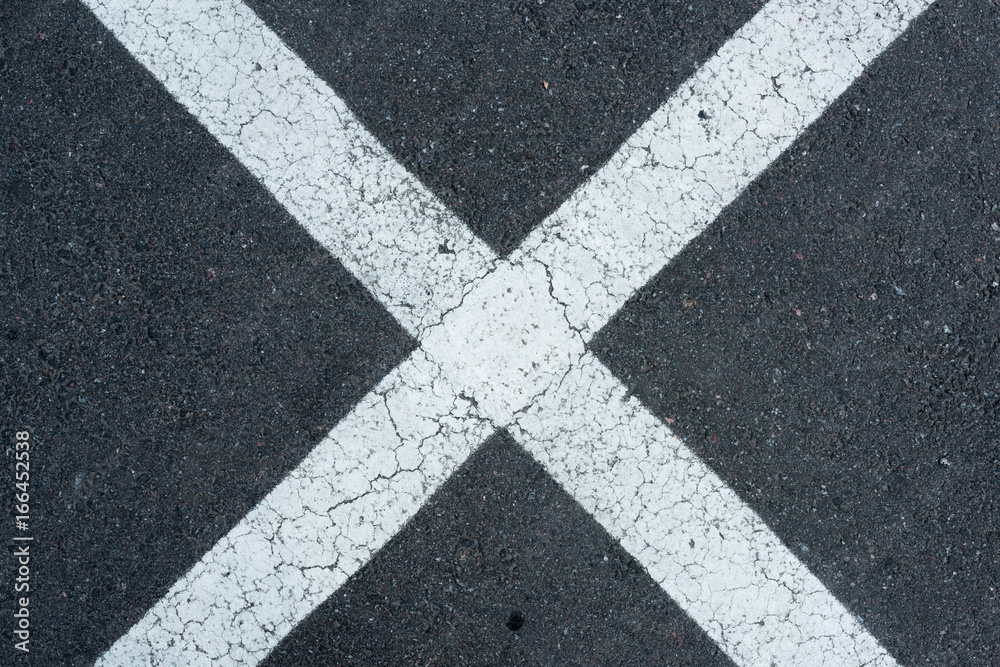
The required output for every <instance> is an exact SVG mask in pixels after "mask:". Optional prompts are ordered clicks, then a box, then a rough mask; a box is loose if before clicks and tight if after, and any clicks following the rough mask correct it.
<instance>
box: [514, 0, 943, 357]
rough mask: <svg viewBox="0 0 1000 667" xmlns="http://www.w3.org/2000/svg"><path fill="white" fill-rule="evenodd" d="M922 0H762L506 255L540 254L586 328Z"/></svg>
mask: <svg viewBox="0 0 1000 667" xmlns="http://www.w3.org/2000/svg"><path fill="white" fill-rule="evenodd" d="M929 4H930V2H929V1H928V0H896V1H888V0H851V1H840V2H821V1H815V0H814V1H811V2H808V1H807V2H794V1H793V0H782V1H775V2H770V3H768V4H767V5H765V6H764V8H762V9H761V10H760V12H758V13H757V15H756V16H754V18H753V19H752V20H751V21H749V22H748V23H746V24H745V25H744V26H743V27H742V28H740V30H738V31H737V32H736V34H735V35H734V36H733V37H732V39H730V40H729V41H728V42H726V44H724V45H723V46H722V48H721V49H719V52H718V53H717V54H716V55H714V56H713V57H712V58H710V59H709V60H708V61H707V62H706V63H705V64H704V65H703V66H702V67H701V68H700V69H699V70H698V71H697V72H696V73H695V74H694V75H693V76H692V77H691V78H690V79H689V80H688V81H686V82H685V83H684V84H682V85H681V86H680V88H679V89H678V90H677V91H676V92H675V93H674V95H672V96H671V97H670V99H669V100H668V101H667V102H666V103H665V104H664V105H663V106H662V107H660V108H659V109H658V110H657V111H656V112H654V114H653V115H652V116H651V117H650V119H649V120H648V121H647V122H646V123H645V124H643V126H642V127H641V128H640V129H639V130H638V131H637V132H636V133H635V134H633V135H632V136H631V137H630V138H629V139H628V140H627V141H626V142H625V143H624V144H623V145H622V147H621V148H620V149H619V150H618V152H617V153H616V154H615V155H614V156H613V157H612V158H611V160H610V161H609V162H608V164H607V165H605V166H604V167H603V168H602V169H601V170H600V171H599V172H598V173H597V174H595V175H594V176H593V177H592V178H591V179H590V180H589V181H588V182H587V183H586V184H585V185H584V186H583V187H581V188H580V189H578V190H577V191H576V192H575V193H574V194H573V195H572V196H571V197H570V198H569V199H568V200H567V201H566V202H565V203H564V204H563V205H562V206H560V207H559V209H558V210H557V211H556V212H555V213H553V214H552V215H551V216H549V217H548V218H547V219H546V220H545V221H544V222H543V223H542V224H541V225H539V227H538V228H536V229H535V230H534V231H533V232H532V233H531V234H530V235H529V236H528V238H527V239H525V241H524V243H522V244H521V246H520V247H519V248H518V249H517V250H516V251H515V252H514V253H513V254H512V255H511V260H512V261H517V260H518V258H519V257H521V256H527V257H533V258H535V259H538V260H539V261H542V262H544V263H545V264H547V265H549V266H551V267H553V269H552V271H553V286H554V288H555V294H556V296H557V297H558V298H559V300H560V301H562V302H563V303H566V304H567V305H568V306H569V307H568V311H567V314H568V316H569V317H570V319H571V320H572V321H573V322H574V325H575V326H577V327H579V328H580V329H581V330H582V331H583V332H584V334H585V336H586V338H587V339H589V338H590V336H592V335H593V334H594V333H596V332H597V331H598V330H599V329H600V328H601V327H602V326H603V325H604V324H605V323H606V322H607V321H608V319H610V318H611V316H612V315H613V314H614V313H615V311H617V310H618V308H619V307H621V305H622V304H623V303H624V302H625V301H626V300H628V299H629V298H630V297H631V296H632V294H634V293H635V291H636V290H637V289H639V288H640V287H642V286H643V285H645V284H646V283H647V282H649V280H650V279H651V278H652V277H653V276H654V275H655V274H656V273H657V272H658V271H659V270H660V269H661V268H662V267H663V266H664V264H666V262H667V261H668V260H669V259H670V258H672V257H673V256H674V255H676V254H677V253H678V252H680V251H681V249H683V248H684V246H685V245H687V244H688V242H690V241H691V240H692V239H694V238H695V237H696V236H698V234H700V233H701V232H702V231H703V230H704V229H705V227H707V226H708V225H709V224H710V223H711V222H712V221H713V220H714V219H715V218H716V216H718V215H719V213H720V212H721V211H722V209H723V208H725V207H726V206H727V205H728V204H729V203H730V202H732V201H733V200H734V199H735V198H736V196H737V195H738V194H739V193H740V192H741V191H742V190H743V189H744V188H745V187H746V186H747V185H749V184H750V182H751V181H753V179H755V178H756V177H757V176H758V175H759V174H760V173H761V172H762V171H763V170H764V169H765V168H766V167H767V166H768V165H769V164H770V163H771V162H772V161H773V160H774V159H775V158H776V157H778V155H779V154H780V153H781V152H782V151H784V150H785V149H786V148H788V146H789V145H790V144H791V143H792V141H794V140H795V138H796V137H798V135H799V134H801V132H802V130H804V129H805V128H806V127H807V126H808V125H809V124H810V123H812V122H813V121H814V120H816V119H817V118H819V116H820V114H821V113H822V112H823V110H824V109H825V108H826V107H827V106H828V105H829V104H830V103H831V102H832V101H833V100H834V99H835V98H836V97H837V96H838V95H840V94H841V93H842V92H844V90H846V89H847V86H849V85H850V83H851V82H852V81H853V80H854V79H855V78H856V77H857V76H858V75H859V74H861V71H862V70H863V69H864V67H865V65H867V64H868V63H869V62H871V61H872V60H873V59H874V58H875V56H877V55H878V54H879V53H880V52H881V51H882V50H884V49H885V48H886V47H887V46H888V45H889V43H890V42H891V41H892V40H894V39H895V38H896V37H898V36H899V34H900V33H901V32H902V30H903V29H904V28H905V27H906V25H908V24H909V22H910V21H911V20H912V19H913V18H915V17H916V16H917V15H918V14H919V13H920V12H921V11H922V10H923V9H924V8H925V7H927V6H928V5H929ZM700 112H704V114H705V115H706V116H708V118H706V119H702V118H701V117H699V113H700Z"/></svg>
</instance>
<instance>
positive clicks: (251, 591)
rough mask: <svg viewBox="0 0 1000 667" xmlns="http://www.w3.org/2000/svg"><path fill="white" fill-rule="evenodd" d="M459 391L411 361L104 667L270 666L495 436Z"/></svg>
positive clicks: (415, 358) (418, 359)
mask: <svg viewBox="0 0 1000 667" xmlns="http://www.w3.org/2000/svg"><path fill="white" fill-rule="evenodd" d="M455 393H456V392H455V391H454V390H453V389H452V387H450V386H448V384H447V381H446V380H445V379H444V378H443V377H441V376H440V374H439V371H438V369H437V368H436V367H435V365H434V364H432V363H430V362H428V360H427V358H426V356H425V355H424V354H423V353H421V352H420V351H419V350H418V351H417V352H416V353H414V355H412V356H411V357H410V358H409V359H408V360H407V361H405V362H404V363H403V364H401V365H400V366H398V367H397V368H396V369H395V370H393V371H392V372H391V373H390V374H389V375H388V376H386V378H385V379H384V380H383V381H382V382H381V383H380V384H379V386H378V387H377V388H376V389H375V390H374V391H373V392H372V393H370V394H368V395H367V396H366V397H365V398H364V399H363V400H362V401H361V402H360V403H359V404H358V405H357V406H356V407H355V408H354V410H353V411H352V412H351V413H350V414H349V415H348V416H347V417H345V418H344V419H343V420H342V421H341V422H340V423H339V424H337V426H336V427H335V428H334V429H333V431H331V432H330V434H329V435H328V436H327V437H326V439H325V440H324V441H323V442H322V443H320V445H318V446H317V447H316V448H315V449H314V450H313V451H312V452H311V453H310V454H309V455H308V456H307V457H306V459H305V460H304V461H303V462H302V463H301V464H300V465H299V466H298V467H297V468H296V469H295V470H294V471H293V472H292V473H291V474H290V475H289V476H288V477H286V478H285V479H284V480H283V481H282V482H281V483H280V484H279V485H278V486H277V487H275V488H274V490H273V491H271V492H270V493H269V494H268V495H267V497H266V498H265V499H264V500H263V501H261V502H260V503H259V504H258V505H257V506H256V507H255V508H254V509H253V510H251V512H250V513H249V514H247V516H246V517H244V518H243V520H241V521H240V522H239V524H237V525H236V527H234V528H233V529H232V530H231V531H230V532H229V534H228V535H227V536H226V537H224V538H223V539H222V540H220V541H219V542H218V543H217V544H216V545H215V546H214V547H213V549H212V550H211V551H210V552H209V553H208V554H206V555H205V556H204V557H203V558H202V559H201V561H200V562H198V564H197V565H195V566H194V567H193V568H192V569H191V570H190V571H188V572H187V574H185V575H184V576H183V577H182V578H181V579H180V580H179V581H177V583H176V584H174V585H173V586H172V587H171V588H170V591H169V592H168V593H167V594H166V595H165V596H164V597H163V598H162V599H161V600H160V601H159V602H157V604H156V605H155V606H154V607H153V608H152V609H150V610H149V611H148V612H147V613H146V615H145V616H144V617H143V618H142V619H141V620H140V621H139V622H138V623H137V624H136V625H134V626H133V627H132V628H131V629H130V630H129V632H128V633H127V634H126V635H125V636H123V637H122V638H121V639H119V640H118V642H116V643H115V645H114V646H113V647H112V648H111V649H109V650H108V651H107V652H106V653H105V654H104V655H103V656H102V657H101V659H100V660H98V661H97V665H98V666H107V665H121V666H123V667H124V666H127V667H136V666H138V665H172V666H177V667H181V666H183V667H192V666H194V665H212V666H219V665H253V664H257V663H258V662H259V661H261V660H263V659H264V657H266V656H267V654H268V653H269V652H270V651H271V650H272V649H273V648H274V647H275V646H276V645H277V643H278V642H279V641H280V640H281V639H282V638H283V637H284V636H285V635H287V634H288V633H289V632H291V630H292V628H294V627H295V626H296V625H297V624H298V623H299V622H301V621H302V619H304V618H305V617H306V615H308V614H309V612H310V611H312V610H313V609H314V608H315V607H317V606H318V605H319V604H320V603H322V602H323V600H325V599H326V598H327V597H329V596H330V595H331V594H332V593H333V592H334V591H336V590H337V589H338V588H339V587H340V586H341V585H342V584H343V583H344V582H345V581H346V580H347V578H348V577H350V576H351V575H352V574H353V573H354V572H355V571H357V569H358V568H360V567H361V566H362V565H364V564H365V563H366V562H368V560H369V559H370V558H371V556H372V555H373V554H374V553H375V552H376V551H377V550H378V549H379V548H381V547H382V545H383V544H385V543H386V542H387V541H388V540H389V539H390V538H391V537H392V536H393V535H394V534H395V533H396V532H397V531H398V530H399V529H400V528H402V526H403V524H404V523H405V522H406V521H407V520H408V519H409V518H410V517H411V516H412V515H413V514H415V513H416V511H417V510H418V509H419V508H420V506H421V505H423V504H424V502H425V501H426V500H427V498H428V497H429V496H430V495H431V494H432V493H433V492H434V490H435V489H436V488H437V487H438V486H440V485H441V483H442V482H444V481H445V479H447V478H448V476H450V475H451V473H452V472H454V470H455V469H456V468H457V467H458V466H459V465H460V464H461V463H462V462H463V461H464V460H465V459H466V458H467V457H468V456H469V454H470V453H471V452H472V451H473V449H474V448H475V446H476V445H478V444H479V443H480V442H482V440H483V439H485V438H486V437H487V436H488V435H489V434H490V433H491V432H492V430H493V429H492V426H491V425H489V424H487V423H485V422H483V421H481V420H479V419H477V418H475V417H474V416H473V415H472V414H471V412H470V405H471V404H470V403H469V402H468V401H465V400H458V399H455V398H454V396H455Z"/></svg>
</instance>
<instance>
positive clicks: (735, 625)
mask: <svg viewBox="0 0 1000 667" xmlns="http://www.w3.org/2000/svg"><path fill="white" fill-rule="evenodd" d="M511 433H512V435H514V436H515V437H516V438H517V439H518V440H519V441H520V442H521V443H522V444H523V445H524V446H525V448H526V449H527V450H528V451H529V452H530V453H531V454H532V456H534V457H535V459H536V460H537V461H538V462H539V463H541V464H542V465H544V466H545V468H546V469H547V470H548V471H549V473H550V474H551V475H552V476H553V477H554V478H555V479H556V481H558V482H559V483H560V484H561V485H562V486H563V488H565V489H566V490H567V491H569V492H570V493H571V494H572V495H573V497H574V498H575V499H576V500H577V501H578V502H579V503H580V504H581V505H582V506H583V507H584V509H586V510H587V511H588V512H590V513H591V514H593V516H594V518H595V519H597V521H598V522H600V524H601V525H602V526H604V528H605V529H606V530H607V531H608V532H609V533H610V534H611V536H612V537H615V538H616V539H618V540H619V541H620V542H621V544H622V546H623V547H624V548H625V549H627V550H628V551H629V553H631V554H632V555H633V556H634V557H635V558H636V560H638V561H639V562H640V563H642V564H643V566H644V567H645V568H646V570H647V571H648V572H649V574H650V576H651V577H652V578H653V579H654V580H655V581H656V582H657V583H659V584H660V586H662V587H663V590H664V591H666V592H667V593H668V594H669V595H670V597H671V598H673V599H674V601H676V602H677V604H678V605H679V606H680V607H681V608H682V609H684V611H685V612H687V614H688V615H689V616H690V617H691V618H692V619H693V620H694V621H695V622H696V623H698V625H700V626H701V628H702V629H703V630H704V631H705V633H706V634H707V635H708V636H709V637H711V638H712V639H713V640H714V641H715V642H716V643H717V644H718V645H719V647H721V648H722V649H723V650H724V651H725V652H726V653H727V654H728V655H729V657H730V658H731V659H732V660H733V662H735V663H736V664H738V665H804V666H809V667H819V666H821V665H829V666H830V667H842V666H844V665H883V666H888V665H894V664H895V662H894V661H893V659H892V658H891V657H890V656H889V655H888V654H887V653H886V652H885V651H884V649H882V647H881V646H879V644H878V642H877V641H876V640H875V639H874V638H873V637H872V636H871V635H869V634H868V633H867V632H866V631H865V629H864V628H863V627H862V626H861V625H860V624H859V623H858V622H857V621H856V620H855V618H854V616H853V615H852V614H851V613H850V612H849V611H848V610H847V609H845V608H844V606H843V605H841V604H840V603H839V602H838V601H837V599H836V598H834V597H833V596H832V595H831V594H830V593H829V592H828V591H827V590H826V589H825V588H824V587H823V584H822V583H821V582H820V581H819V580H818V579H817V578H816V577H815V576H814V575H813V574H812V573H811V572H810V571H809V570H808V569H807V568H806V567H805V566H803V565H802V563H800V562H799V561H798V559H796V558H795V556H794V555H793V554H792V553H791V552H790V551H789V550H788V549H787V548H785V546H784V545H783V544H782V543H781V541H780V540H779V539H778V538H777V536H776V535H775V534H774V533H772V532H771V531H770V529H769V528H768V527H767V525H765V524H764V522H763V521H761V519H760V518H759V517H758V516H757V515H756V514H754V513H753V511H751V510H750V508H749V507H747V506H746V505H745V504H744V503H743V502H742V501H741V500H740V498H739V496H737V495H736V493H735V492H733V491H732V490H731V489H730V488H728V487H727V486H726V485H725V484H724V483H723V482H722V480H721V479H719V477H718V476H717V475H716V474H715V473H714V472H712V470H711V469H709V468H708V466H706V465H705V464H704V463H703V462H702V461H701V460H700V459H699V458H698V457H697V456H695V455H694V454H693V453H692V452H691V450H690V449H688V448H687V447H686V446H684V445H683V444H682V443H681V442H680V441H679V440H678V439H677V438H676V437H675V436H674V435H673V434H672V433H671V432H670V430H669V429H668V428H667V427H666V426H665V425H664V424H663V423H662V422H661V421H660V420H659V419H657V418H656V417H655V416H654V415H653V414H651V413H650V412H649V411H648V410H647V409H646V408H645V407H643V406H642V405H641V404H640V403H639V401H638V400H637V399H636V398H634V397H631V398H629V397H628V395H627V392H626V390H625V387H623V386H622V385H621V383H619V382H618V381H617V380H616V379H615V378H614V377H613V376H612V375H611V373H610V372H609V371H608V370H607V369H606V368H605V367H604V366H602V365H601V364H600V362H599V361H597V359H596V358H594V357H593V356H592V355H589V354H588V355H587V356H586V357H585V358H584V359H583V360H582V363H580V364H579V365H577V366H576V367H575V368H574V369H573V370H572V371H571V372H570V373H569V374H568V375H567V377H566V378H565V379H564V380H563V382H562V383H561V384H560V385H559V386H558V387H557V388H556V389H555V390H554V391H551V392H549V393H548V394H546V395H545V396H543V397H541V398H540V399H539V400H538V401H537V402H536V403H535V404H533V405H532V406H531V408H530V409H529V410H528V411H527V413H526V414H525V415H524V416H522V417H520V418H519V419H518V421H517V425H516V426H515V427H513V428H511Z"/></svg>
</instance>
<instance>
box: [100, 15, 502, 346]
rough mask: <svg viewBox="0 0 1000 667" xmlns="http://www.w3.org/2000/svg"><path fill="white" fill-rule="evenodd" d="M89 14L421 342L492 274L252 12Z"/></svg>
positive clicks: (457, 225)
mask: <svg viewBox="0 0 1000 667" xmlns="http://www.w3.org/2000/svg"><path fill="white" fill-rule="evenodd" d="M84 2H85V3H86V4H87V5H88V6H89V7H90V8H91V10H92V11H93V12H94V13H95V14H96V15H97V17H98V18H99V19H100V20H101V21H102V22H103V23H104V24H105V25H106V26H107V27H108V29H110V30H111V31H112V32H113V33H114V35H115V37H117V38H118V39H119V40H120V41H121V42H122V43H123V44H124V45H125V47H126V48H127V49H128V50H129V51H130V52H131V53H132V55H134V56H135V57H136V58H137V59H138V60H139V62H141V63H142V64H143V65H145V66H146V67H147V68H148V69H149V71H150V72H152V74H153V75H154V76H155V77H156V78H157V79H158V80H159V81H160V82H161V83H163V85H164V87H165V88H166V89H167V90H168V91H169V92H170V93H171V94H172V95H173V96H174V97H175V98H176V99H177V101H178V102H180V103H181V104H183V105H184V106H185V107H186V108H187V109H188V111H190V112H191V114H192V115H193V116H194V117H195V118H196V119H198V121H199V122H201V123H202V125H204V126H205V127H206V128H207V129H208V131H209V132H211V133H212V135H213V136H214V137H215V138H216V139H217V140H218V141H219V142H220V143H221V144H222V145H223V146H225V147H226V148H227V149H229V150H230V151H231V152H232V153H233V155H235V156H236V157H237V158H238V159H239V160H240V162H242V163H243V164H244V165H245V166H246V167H247V169H249V170H250V172H251V173H252V174H253V175H254V176H255V177H257V178H258V179H259V180H260V182H261V183H262V184H263V185H264V186H265V187H266V188H267V189H268V190H269V191H270V192H271V194H273V195H274V197H275V199H277V200H278V202H280V203H281V204H282V205H283V206H284V207H285V208H286V209H287V210H288V212H289V213H291V214H292V215H293V216H295V219H296V220H298V221H299V223H300V224H302V225H303V226H304V227H305V228H306V229H307V230H308V231H309V233H310V234H312V235H313V236H314V237H315V238H316V240H317V241H319V242H320V243H322V244H323V245H324V246H326V247H327V248H328V249H329V250H330V252H332V253H333V255H334V256H335V257H337V258H338V259H339V260H340V261H341V262H343V264H344V265H345V266H346V267H347V269H348V270H349V271H351V273H353V274H354V275H355V276H356V277H357V278H358V279H359V280H360V281H361V282H362V284H363V285H364V286H365V287H367V288H368V289H369V290H370V291H371V292H372V293H373V294H374V295H375V296H376V297H377V298H378V299H379V301H381V302H382V303H383V304H384V305H385V307H386V308H387V309H388V310H389V312H390V313H392V315H393V317H395V318H396V319H397V320H398V321H399V322H400V323H401V324H402V325H403V326H404V327H406V329H407V330H408V331H409V332H410V333H411V334H416V333H417V332H418V331H419V330H420V329H421V327H422V326H423V325H425V324H428V323H433V322H436V321H437V320H438V319H440V315H441V313H443V312H444V311H446V310H448V309H449V308H453V307H455V306H457V305H458V303H459V302H460V301H461V292H462V289H463V288H464V287H465V285H466V284H467V283H468V282H469V281H470V280H471V279H473V278H474V277H476V276H478V275H482V274H483V273H484V272H485V270H486V269H487V268H488V267H489V266H490V265H491V263H492V262H493V260H494V258H495V256H494V253H493V251H492V250H491V249H490V248H489V247H488V246H487V245H486V244H485V243H483V242H482V241H480V240H479V239H478V238H477V237H475V236H474V235H473V234H472V232H471V231H469V229H468V227H467V226H466V225H465V224H463V223H462V222H461V221H460V220H458V219H457V218H456V217H455V215H454V213H452V212H451V211H450V210H449V209H448V208H446V207H445V205H444V204H442V203H441V202H439V201H438V200H437V199H436V198H435V197H434V196H433V195H431V194H430V193H429V192H428V191H427V190H426V189H425V188H424V187H423V186H422V185H421V184H420V182H419V181H418V180H417V179H416V178H415V177H414V176H413V175H412V174H410V173H409V172H407V171H406V169H405V168H403V167H402V165H400V164H398V163H397V162H396V161H395V160H393V159H392V157H391V156H390V155H389V154H388V153H387V152H386V150H385V149H384V148H383V147H382V146H381V145H380V144H379V143H378V141H376V140H375V138H374V137H372V136H371V135H370V134H369V133H368V132H367V131H366V130H365V129H364V128H363V127H362V125H361V123H360V122H359V121H358V119H357V118H355V117H354V115H353V114H352V113H351V112H350V110H349V109H348V108H347V107H346V105H344V103H343V102H342V101H341V100H340V99H339V98H338V97H337V96H336V95H335V94H334V92H333V90H332V89H331V88H330V87H329V86H328V85H327V84H326V83H325V82H324V81H322V80H320V79H319V78H318V77H317V76H316V75H315V74H313V73H312V72H311V71H310V70H309V68H308V67H306V65H305V63H303V62H302V61H301V59H299V58H298V56H296V55H295V54H294V53H292V52H291V51H290V50H289V49H288V48H287V47H286V46H285V45H284V44H283V43H282V42H281V40H280V39H279V38H278V36H277V35H275V34H274V32H272V31H271V30H270V29H269V28H268V27H267V26H266V25H265V24H264V22H263V21H261V20H260V19H259V18H258V17H257V16H256V15H255V14H254V13H253V12H252V11H251V10H250V9H249V8H248V7H246V5H244V4H243V3H241V2H236V1H234V0H212V1H210V2H202V1H199V0H176V1H174V0H84ZM442 244H445V245H446V246H447V248H448V249H449V250H451V251H453V252H449V253H442V252H439V251H438V250H439V246H441V245H442Z"/></svg>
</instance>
